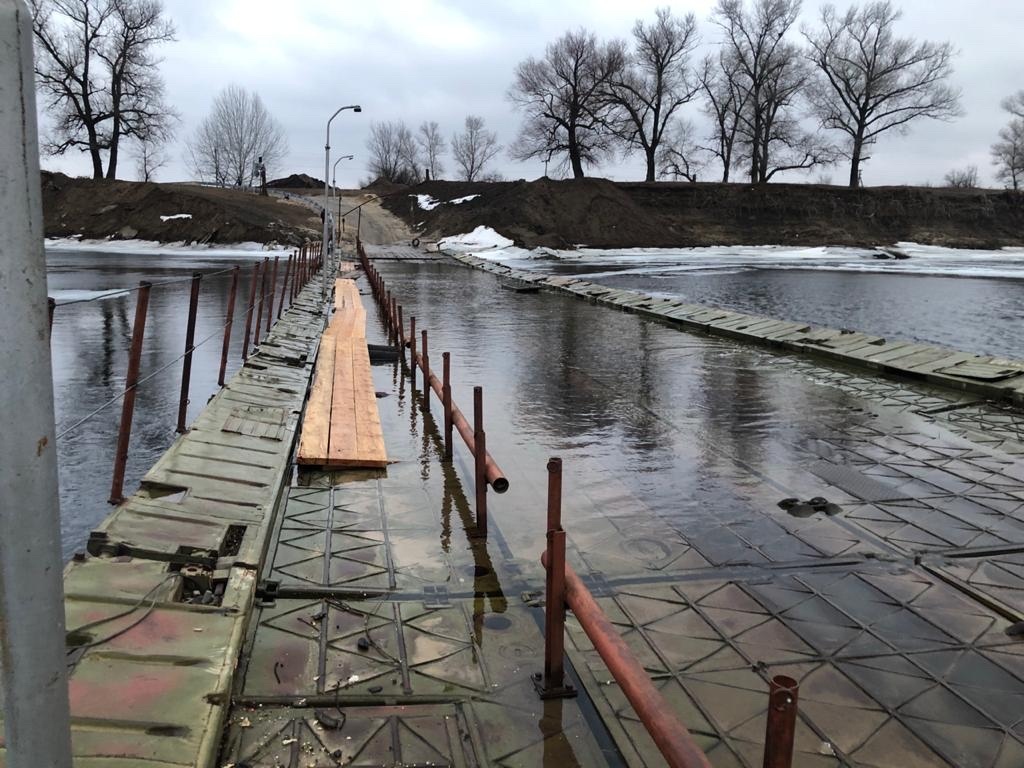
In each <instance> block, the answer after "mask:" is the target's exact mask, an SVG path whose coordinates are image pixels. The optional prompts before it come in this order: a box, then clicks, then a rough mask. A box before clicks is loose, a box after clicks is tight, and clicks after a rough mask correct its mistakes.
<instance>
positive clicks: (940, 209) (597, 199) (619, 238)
mask: <svg viewBox="0 0 1024 768" xmlns="http://www.w3.org/2000/svg"><path fill="white" fill-rule="evenodd" d="M383 202H384V206H385V207H386V208H387V209H388V210H390V211H391V212H392V213H394V214H395V215H397V216H399V217H401V218H402V219H404V220H405V221H406V222H407V223H408V224H410V225H411V226H415V227H416V228H417V230H418V231H419V232H421V233H422V236H425V237H433V238H441V237H445V236H448V235H452V234H456V233H460V232H471V231H472V230H473V229H475V228H476V227H478V226H488V227H491V228H493V229H495V230H496V231H498V232H500V233H501V234H502V235H504V236H506V237H508V238H510V239H512V240H513V241H514V242H515V244H516V245H518V246H521V247H525V248H537V247H549V248H573V247H576V246H577V245H579V244H585V245H587V246H590V247H594V248H630V247H648V248H677V247H692V246H713V245H764V244H773V245H803V246H821V245H849V246H858V247H877V246H885V245H891V244H893V243H896V242H899V241H912V242H915V243H921V244H925V245H941V246H947V247H953V248H984V249H992V248H1002V247H1006V246H1022V245H1024V195H1020V194H1014V193H1012V192H1009V191H1003V190H980V189H972V190H959V189H933V188H925V187H870V188H864V189H850V188H847V187H834V186H826V185H816V184H767V185H762V186H750V185H748V184H719V183H699V184H690V183H676V182H659V183H655V184H646V183H632V182H612V181H608V180H606V179H580V180H564V181H553V180H550V179H538V180H536V181H529V182H528V181H523V180H520V181H512V182H496V183H488V182H473V183H468V182H452V181H431V182H426V183H423V184H419V185H417V186H415V187H409V188H408V189H406V190H403V191H401V192H394V193H391V194H389V195H388V196H387V197H386V198H384V201H383Z"/></svg>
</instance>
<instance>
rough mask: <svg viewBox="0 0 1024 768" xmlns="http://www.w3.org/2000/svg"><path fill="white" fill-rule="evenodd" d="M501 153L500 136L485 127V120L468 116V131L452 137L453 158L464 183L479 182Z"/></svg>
mask: <svg viewBox="0 0 1024 768" xmlns="http://www.w3.org/2000/svg"><path fill="white" fill-rule="evenodd" d="M500 151H501V145H500V144H499V143H498V134H496V133H495V132H494V131H489V130H487V129H486V128H485V127H484V119H483V118H482V117H477V116H476V115H467V116H466V129H465V130H464V131H463V132H462V133H459V134H456V135H454V136H452V157H453V158H454V159H455V164H456V165H457V166H458V167H459V171H460V175H461V177H462V179H463V180H464V181H477V180H480V179H481V177H482V176H483V169H484V166H485V165H487V163H488V162H490V161H491V160H492V159H493V158H494V156H495V155H496V154H498V153H499V152H500Z"/></svg>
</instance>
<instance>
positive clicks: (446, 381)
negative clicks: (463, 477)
mask: <svg viewBox="0 0 1024 768" xmlns="http://www.w3.org/2000/svg"><path fill="white" fill-rule="evenodd" d="M441 361H442V368H443V371H442V374H441V375H442V377H443V379H442V381H443V383H442V384H441V403H442V404H443V405H444V458H445V461H451V460H452V356H451V354H450V353H449V352H443V353H442V354H441Z"/></svg>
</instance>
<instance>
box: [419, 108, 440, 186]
mask: <svg viewBox="0 0 1024 768" xmlns="http://www.w3.org/2000/svg"><path fill="white" fill-rule="evenodd" d="M416 141H417V143H418V144H419V147H420V152H421V153H422V155H423V160H424V162H426V164H427V171H429V173H430V178H432V179H436V178H438V177H439V176H440V175H441V174H442V173H444V165H443V164H442V163H441V156H442V155H443V154H444V153H445V152H446V151H447V146H446V143H445V140H444V137H443V136H442V135H441V129H440V128H439V127H438V125H437V123H436V122H434V121H430V122H427V121H426V120H424V121H423V124H422V125H420V132H419V133H418V134H417V136H416Z"/></svg>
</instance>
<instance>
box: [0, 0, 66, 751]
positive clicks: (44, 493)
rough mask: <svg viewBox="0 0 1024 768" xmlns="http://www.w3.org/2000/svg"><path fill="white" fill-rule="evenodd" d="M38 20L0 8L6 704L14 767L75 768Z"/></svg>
mask: <svg viewBox="0 0 1024 768" xmlns="http://www.w3.org/2000/svg"><path fill="white" fill-rule="evenodd" d="M33 71H34V70H33V65H32V15H31V14H30V13H29V9H28V7H27V5H26V4H25V3H24V2H23V1H22V0H0V136H4V137H6V138H4V139H3V140H2V141H0V168H2V169H3V171H2V174H0V175H2V177H3V178H2V180H0V264H2V265H3V268H2V269H0V327H2V328H3V329H4V332H3V333H2V334H0V360H3V366H4V375H3V379H4V384H3V387H2V388H0V412H2V413H3V414H4V426H3V429H2V430H0V531H2V532H3V533H2V535H0V658H2V663H0V691H2V692H0V704H2V706H3V718H4V732H5V741H6V745H5V746H6V752H7V758H6V762H7V765H9V766H12V768H22V766H30V765H46V766H53V767H54V768H70V766H71V727H70V724H69V717H68V680H67V663H68V662H67V656H66V655H65V654H66V649H65V647H64V642H65V641H64V634H65V633H64V585H63V582H62V580H61V570H62V568H61V554H60V504H59V501H58V498H57V441H56V438H55V435H54V432H55V431H56V430H55V428H54V422H53V378H52V372H51V367H50V345H49V343H48V341H47V338H48V334H47V330H46V329H47V320H46V316H47V315H46V257H45V255H44V253H43V206H42V193H41V192H40V189H39V151H38V146H39V144H38V141H39V139H38V134H37V132H36V94H35V85H34V75H33Z"/></svg>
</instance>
